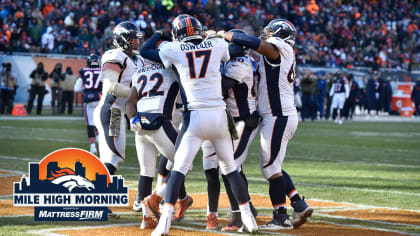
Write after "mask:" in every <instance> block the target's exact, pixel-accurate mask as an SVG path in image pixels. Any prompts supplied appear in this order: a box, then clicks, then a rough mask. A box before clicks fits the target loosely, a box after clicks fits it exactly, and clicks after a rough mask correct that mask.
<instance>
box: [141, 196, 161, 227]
mask: <svg viewBox="0 0 420 236" xmlns="http://www.w3.org/2000/svg"><path fill="white" fill-rule="evenodd" d="M160 201H162V198H161V197H159V195H157V194H156V192H153V193H152V194H150V195H149V196H147V197H146V198H145V199H144V204H145V205H146V207H147V209H148V210H149V212H150V214H151V217H152V219H153V220H154V221H155V222H156V223H158V222H159V217H160V209H159V203H160Z"/></svg>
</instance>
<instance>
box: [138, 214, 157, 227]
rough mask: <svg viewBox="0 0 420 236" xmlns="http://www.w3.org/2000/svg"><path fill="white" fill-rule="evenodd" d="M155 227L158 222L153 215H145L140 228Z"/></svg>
mask: <svg viewBox="0 0 420 236" xmlns="http://www.w3.org/2000/svg"><path fill="white" fill-rule="evenodd" d="M155 227H156V223H155V221H154V220H153V219H152V218H151V217H146V216H143V217H142V218H141V225H140V229H154V228H155Z"/></svg>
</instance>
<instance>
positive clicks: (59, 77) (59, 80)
mask: <svg viewBox="0 0 420 236" xmlns="http://www.w3.org/2000/svg"><path fill="white" fill-rule="evenodd" d="M49 77H50V78H51V109H52V114H53V115H56V114H57V113H58V112H59V111H60V110H59V109H60V108H61V94H62V92H63V85H62V84H63V81H64V79H65V75H64V73H63V65H62V64H61V63H57V64H56V65H55V67H54V70H53V71H52V72H51V73H50V74H49ZM56 101H57V104H56Z"/></svg>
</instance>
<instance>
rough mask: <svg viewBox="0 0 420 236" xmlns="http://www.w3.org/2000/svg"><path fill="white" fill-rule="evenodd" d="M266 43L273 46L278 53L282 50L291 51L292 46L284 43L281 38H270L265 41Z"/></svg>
mask: <svg viewBox="0 0 420 236" xmlns="http://www.w3.org/2000/svg"><path fill="white" fill-rule="evenodd" d="M267 42H269V43H271V44H273V45H274V46H275V47H276V48H277V49H278V50H279V51H281V50H284V49H286V50H291V51H293V48H292V46H290V44H288V43H286V41H284V40H283V39H282V38H279V37H270V38H268V39H267Z"/></svg>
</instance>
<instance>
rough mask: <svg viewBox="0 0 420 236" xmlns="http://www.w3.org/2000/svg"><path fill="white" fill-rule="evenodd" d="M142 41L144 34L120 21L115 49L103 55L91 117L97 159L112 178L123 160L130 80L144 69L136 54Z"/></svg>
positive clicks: (116, 28) (114, 34) (117, 27)
mask: <svg viewBox="0 0 420 236" xmlns="http://www.w3.org/2000/svg"><path fill="white" fill-rule="evenodd" d="M142 40H143V34H142V33H141V32H140V30H139V29H138V28H137V26H136V25H135V24H133V23H132V22H129V21H124V22H121V23H119V24H118V25H117V26H115V28H114V30H113V44H114V46H115V47H116V48H115V49H111V50H108V51H106V52H105V53H104V55H103V56H102V70H101V78H102V97H101V100H100V101H99V105H98V107H97V108H96V109H95V114H94V117H95V125H96V127H97V128H98V132H99V154H100V158H101V161H102V162H103V163H104V164H105V166H106V167H107V168H108V170H109V173H110V174H111V175H113V174H114V173H115V171H116V169H117V167H118V164H119V163H120V162H122V161H123V160H124V159H125V142H126V140H125V129H126V121H125V119H124V115H125V104H126V101H127V98H128V94H129V93H130V82H131V78H132V76H133V74H134V73H135V72H136V71H137V69H138V68H139V67H140V68H141V67H143V66H144V62H143V59H142V58H141V57H140V56H139V55H138V53H139V48H140V46H141V41H142Z"/></svg>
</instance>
